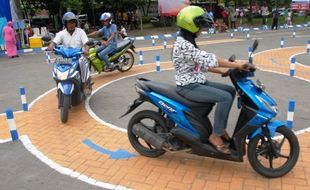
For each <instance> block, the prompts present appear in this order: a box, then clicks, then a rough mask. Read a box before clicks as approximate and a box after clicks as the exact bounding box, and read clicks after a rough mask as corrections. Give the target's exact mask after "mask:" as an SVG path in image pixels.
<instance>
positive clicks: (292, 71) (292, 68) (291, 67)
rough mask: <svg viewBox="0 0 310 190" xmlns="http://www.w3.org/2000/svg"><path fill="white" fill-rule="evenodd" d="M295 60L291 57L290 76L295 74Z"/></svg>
mask: <svg viewBox="0 0 310 190" xmlns="http://www.w3.org/2000/svg"><path fill="white" fill-rule="evenodd" d="M295 62H296V58H295V57H292V58H291V66H290V76H291V77H293V76H294V75H295Z"/></svg>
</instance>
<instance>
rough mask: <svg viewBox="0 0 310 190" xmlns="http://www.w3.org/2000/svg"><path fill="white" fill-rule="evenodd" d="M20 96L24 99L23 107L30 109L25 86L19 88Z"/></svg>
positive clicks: (26, 109) (25, 109)
mask: <svg viewBox="0 0 310 190" xmlns="http://www.w3.org/2000/svg"><path fill="white" fill-rule="evenodd" d="M19 94H20V98H21V100H22V107H23V110H24V111H28V103H27V99H26V90H25V88H24V87H20V88H19Z"/></svg>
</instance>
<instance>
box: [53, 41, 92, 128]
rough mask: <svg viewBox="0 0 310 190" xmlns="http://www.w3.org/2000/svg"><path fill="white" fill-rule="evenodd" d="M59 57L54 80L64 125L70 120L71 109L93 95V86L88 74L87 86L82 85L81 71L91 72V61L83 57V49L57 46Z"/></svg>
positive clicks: (54, 71)
mask: <svg viewBox="0 0 310 190" xmlns="http://www.w3.org/2000/svg"><path fill="white" fill-rule="evenodd" d="M54 51H55V54H56V55H60V57H57V58H56V60H55V62H54V66H53V78H54V80H55V81H56V84H57V97H58V108H59V109H60V119H61V121H62V123H66V122H67V120H68V115H69V109H70V108H71V107H72V106H77V105H79V104H80V103H81V102H82V101H83V100H84V99H85V98H86V96H87V95H89V94H91V90H92V88H91V84H90V77H89V73H87V75H86V77H87V79H85V81H87V82H86V83H85V84H83V83H82V79H81V75H80V70H81V69H84V71H85V72H89V71H88V69H87V67H88V65H89V61H88V60H87V58H85V57H83V56H82V54H83V51H82V49H81V48H65V47H62V46H57V47H55V48H54ZM79 62H80V63H81V62H82V63H84V64H82V65H85V68H81V67H80V66H79Z"/></svg>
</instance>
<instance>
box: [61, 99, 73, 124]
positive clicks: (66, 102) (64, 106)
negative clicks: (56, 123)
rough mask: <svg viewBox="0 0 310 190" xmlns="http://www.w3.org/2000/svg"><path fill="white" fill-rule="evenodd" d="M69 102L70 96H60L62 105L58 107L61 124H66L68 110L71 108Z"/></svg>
mask: <svg viewBox="0 0 310 190" xmlns="http://www.w3.org/2000/svg"><path fill="white" fill-rule="evenodd" d="M70 100H71V96H66V95H64V94H62V105H61V107H60V120H61V122H62V123H66V122H67V121H68V115H69V109H70V106H71V105H70V104H71V103H70Z"/></svg>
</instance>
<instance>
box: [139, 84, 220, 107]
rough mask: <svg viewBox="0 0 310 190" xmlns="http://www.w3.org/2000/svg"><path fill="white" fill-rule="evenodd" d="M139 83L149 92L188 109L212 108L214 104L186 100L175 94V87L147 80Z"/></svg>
mask: <svg viewBox="0 0 310 190" xmlns="http://www.w3.org/2000/svg"><path fill="white" fill-rule="evenodd" d="M139 82H143V84H144V85H145V86H147V87H148V88H150V89H151V90H153V91H155V92H157V93H159V94H161V95H164V96H167V97H169V98H171V99H173V100H176V101H178V102H180V103H182V104H184V105H187V106H189V107H213V106H214V105H215V104H214V103H201V102H194V101H191V100H188V99H186V98H184V97H183V96H181V95H179V94H178V93H177V92H176V87H175V86H173V85H170V84H166V83H161V82H155V81H150V80H147V79H144V80H139Z"/></svg>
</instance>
